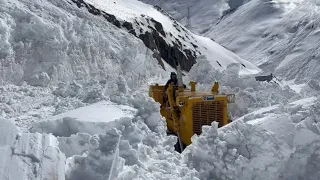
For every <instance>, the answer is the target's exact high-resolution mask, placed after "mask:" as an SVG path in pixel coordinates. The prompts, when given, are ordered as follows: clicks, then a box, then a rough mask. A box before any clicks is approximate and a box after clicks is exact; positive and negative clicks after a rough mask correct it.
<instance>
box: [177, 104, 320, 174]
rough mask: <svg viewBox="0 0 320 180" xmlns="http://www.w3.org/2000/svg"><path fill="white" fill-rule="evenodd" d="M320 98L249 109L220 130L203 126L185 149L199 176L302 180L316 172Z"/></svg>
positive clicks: (319, 154)
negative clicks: (271, 107)
mask: <svg viewBox="0 0 320 180" xmlns="http://www.w3.org/2000/svg"><path fill="white" fill-rule="evenodd" d="M319 105H320V103H319V99H315V98H309V99H306V100H305V101H298V102H294V103H291V104H288V105H287V106H280V107H277V108H274V109H272V110H270V109H269V110H267V109H266V110H265V111H264V112H263V111H261V110H260V111H259V112H256V114H255V115H254V114H251V115H252V116H251V118H250V119H248V118H246V117H242V118H240V119H237V120H236V121H235V122H234V123H232V124H230V125H228V126H225V127H223V128H220V129H218V128H217V127H218V125H217V123H216V122H214V123H212V126H205V127H203V134H202V135H200V136H194V137H193V139H192V142H193V144H192V145H190V146H189V147H187V149H186V150H185V151H184V152H183V156H184V162H185V163H187V164H188V166H189V167H194V168H196V169H197V170H198V171H199V173H200V179H243V180H245V179H256V178H258V179H266V180H267V179H268V180H276V179H288V180H289V179H301V178H302V179H306V180H315V179H318V178H319V177H320V173H319V171H318V170H319V168H320V166H319V164H318V163H317V162H318V161H319V160H320V128H319V127H320V119H319V115H320V114H319V111H318V109H317V108H318V107H319Z"/></svg>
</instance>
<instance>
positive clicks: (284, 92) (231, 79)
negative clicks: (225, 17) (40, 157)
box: [188, 56, 314, 118]
mask: <svg viewBox="0 0 320 180" xmlns="http://www.w3.org/2000/svg"><path fill="white" fill-rule="evenodd" d="M197 61H198V62H199V63H197V64H195V65H194V66H193V67H192V69H191V70H190V72H189V77H188V79H189V80H193V81H196V82H197V83H198V84H197V88H198V89H199V90H209V89H211V88H212V85H213V83H214V81H217V82H219V84H220V92H222V93H227V94H228V93H235V95H236V102H235V103H234V104H230V107H229V108H230V112H231V114H232V116H233V117H234V118H237V117H240V116H243V115H244V114H247V113H249V112H252V111H253V110H255V109H257V108H263V107H267V106H271V105H276V104H283V105H285V104H287V103H289V102H291V101H292V100H296V99H300V98H302V97H304V96H303V95H302V94H298V93H296V92H295V91H294V90H292V89H291V88H290V87H289V86H285V87H282V86H280V85H279V84H276V83H261V82H257V81H256V80H255V79H254V77H252V76H245V75H243V76H240V75H239V69H240V67H239V65H237V64H230V65H229V66H228V68H227V69H226V71H223V72H220V71H217V70H215V69H214V68H213V67H212V65H211V63H210V62H209V61H208V60H207V59H206V57H205V56H200V57H199V58H198V59H197ZM313 92H314V91H313ZM307 95H310V94H306V96H307Z"/></svg>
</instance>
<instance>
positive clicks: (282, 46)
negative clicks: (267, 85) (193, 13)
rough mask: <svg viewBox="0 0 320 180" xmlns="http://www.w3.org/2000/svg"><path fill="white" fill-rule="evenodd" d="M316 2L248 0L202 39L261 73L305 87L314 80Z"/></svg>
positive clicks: (317, 68) (316, 72)
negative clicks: (219, 46) (305, 84)
mask: <svg viewBox="0 0 320 180" xmlns="http://www.w3.org/2000/svg"><path fill="white" fill-rule="evenodd" d="M318 16H319V2H318V1H314V0H304V1H302V0H294V1H284V0H276V1H265V0H251V1H250V2H248V3H246V4H244V5H243V6H241V7H239V8H238V9H237V10H236V11H235V12H234V13H232V14H230V15H228V16H226V17H225V18H224V19H223V20H221V21H220V23H219V24H218V25H216V26H214V27H212V28H211V30H210V31H209V32H208V33H206V36H208V37H211V38H214V39H215V40H216V41H217V42H219V43H221V44H223V45H224V46H226V47H228V48H229V49H230V50H232V51H234V52H235V53H237V54H238V55H240V57H243V58H245V59H248V60H250V62H253V63H255V64H257V65H259V67H260V68H261V69H262V70H263V71H264V72H265V73H270V72H273V73H274V74H276V75H277V76H279V77H281V78H282V79H285V80H296V83H305V82H307V81H308V80H310V79H316V80H317V79H318V78H319V76H320V66H319V63H318V61H319V59H320V56H319V53H318V51H319V48H320V44H319V37H320V36H319V28H318V27H319V22H320V21H319V18H318Z"/></svg>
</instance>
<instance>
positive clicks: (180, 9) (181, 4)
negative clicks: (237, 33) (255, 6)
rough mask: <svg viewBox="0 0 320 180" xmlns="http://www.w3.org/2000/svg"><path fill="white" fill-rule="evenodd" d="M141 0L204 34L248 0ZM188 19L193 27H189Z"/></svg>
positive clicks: (192, 29) (190, 28)
mask: <svg viewBox="0 0 320 180" xmlns="http://www.w3.org/2000/svg"><path fill="white" fill-rule="evenodd" d="M140 1H142V2H145V3H147V4H152V5H157V6H159V7H161V8H162V9H164V10H166V11H167V12H168V13H169V14H170V15H172V16H173V17H174V18H175V19H176V20H177V21H179V22H180V23H181V24H182V25H184V26H186V28H188V29H189V30H191V31H192V32H196V33H199V34H203V33H205V32H207V31H208V30H209V29H210V28H211V27H212V26H214V25H215V24H216V23H217V22H218V21H219V20H220V18H221V17H222V16H224V15H225V14H226V13H230V12H232V11H234V10H235V9H236V8H237V7H239V6H240V5H242V4H243V3H245V2H246V1H247V0H215V1H212V0H162V1H158V0H140ZM188 8H189V10H188ZM188 11H189V12H188ZM188 16H189V17H188ZM188 18H189V20H188ZM188 21H189V23H190V26H191V27H188V25H189V24H188Z"/></svg>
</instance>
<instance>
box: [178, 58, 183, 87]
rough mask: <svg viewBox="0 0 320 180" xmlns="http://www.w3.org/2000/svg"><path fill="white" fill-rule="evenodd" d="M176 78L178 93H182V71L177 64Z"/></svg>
mask: <svg viewBox="0 0 320 180" xmlns="http://www.w3.org/2000/svg"><path fill="white" fill-rule="evenodd" d="M177 78H178V88H179V91H180V92H181V91H183V89H184V86H183V81H182V71H181V66H180V64H179V63H177Z"/></svg>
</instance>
